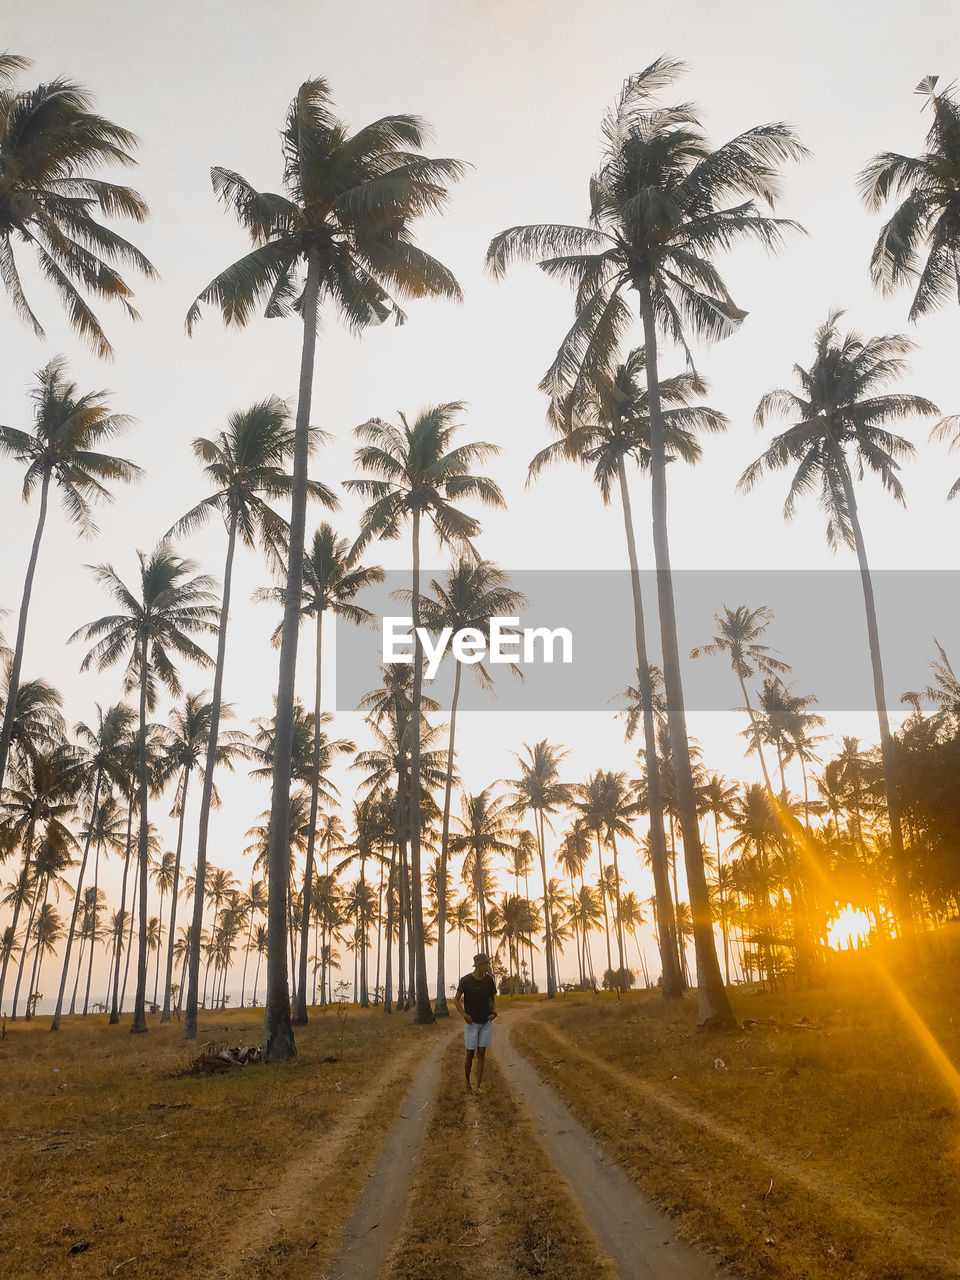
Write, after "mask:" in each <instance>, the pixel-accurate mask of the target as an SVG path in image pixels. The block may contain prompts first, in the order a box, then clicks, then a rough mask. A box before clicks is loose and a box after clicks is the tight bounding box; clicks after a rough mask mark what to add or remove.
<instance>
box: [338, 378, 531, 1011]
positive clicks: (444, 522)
mask: <svg viewBox="0 0 960 1280" xmlns="http://www.w3.org/2000/svg"><path fill="white" fill-rule="evenodd" d="M463 409H464V405H463V404H462V402H460V401H458V400H457V401H450V402H448V403H446V404H439V405H435V406H433V407H431V408H428V409H424V410H423V411H422V412H421V413H420V414H419V416H418V417H417V418H416V419H415V420H414V422H413V424H412V425H411V424H410V423H409V422H408V421H407V419H406V417H405V416H404V415H403V414H402V413H401V414H399V418H400V424H401V426H400V429H399V430H398V429H397V428H396V427H393V426H391V425H390V424H389V423H387V422H384V421H383V420H382V419H380V418H371V419H370V420H369V421H368V422H365V423H363V424H362V425H361V426H359V427H357V428H356V431H355V434H356V435H357V436H358V437H359V439H360V440H362V441H363V442H364V444H363V447H362V448H360V449H358V450H357V453H356V463H357V466H359V467H360V468H361V470H363V471H366V472H367V473H368V476H369V477H370V478H363V479H357V480H347V481H345V482H344V487H345V488H346V489H348V490H350V491H351V492H353V493H358V494H360V495H361V497H363V498H366V499H368V500H369V501H370V506H369V507H367V509H366V511H365V512H364V513H363V517H362V519H361V525H360V535H359V537H358V538H357V541H356V543H355V548H356V549H359V548H360V547H362V546H365V545H366V543H367V542H369V541H370V539H371V538H374V537H377V538H398V537H399V536H400V532H401V529H402V527H403V525H404V524H405V523H406V520H407V517H408V516H409V517H410V522H411V527H412V543H413V591H412V598H411V614H412V615H413V627H414V647H413V697H412V700H411V707H412V709H411V718H412V721H411V723H412V733H411V735H410V781H411V795H410V870H411V875H412V886H411V889H412V906H413V922H414V948H415V968H416V987H417V991H416V998H417V1015H416V1016H417V1021H418V1022H421V1023H423V1022H432V1021H433V1010H432V1009H431V1008H430V997H429V994H428V991H427V957H426V951H425V947H424V941H423V905H422V898H421V883H420V881H421V869H420V831H421V815H420V714H421V700H422V695H423V645H422V644H421V642H420V637H419V635H418V634H417V628H419V626H420V623H421V618H420V522H421V519H422V517H423V516H424V515H428V516H429V517H430V520H431V522H432V524H433V527H434V531H435V532H436V535H437V539H438V541H439V542H440V544H441V545H442V546H443V545H447V544H453V545H454V546H455V547H459V548H465V549H468V550H470V551H472V550H473V548H472V545H471V541H470V540H471V539H472V538H473V537H475V536H476V534H477V533H478V532H479V531H480V525H479V522H478V521H477V520H475V519H474V518H473V516H468V515H467V514H466V513H465V512H463V511H461V510H460V509H459V507H455V506H454V505H453V502H454V501H456V500H457V499H459V498H476V499H478V500H479V501H480V502H482V503H484V505H486V506H493V507H505V506H506V503H505V501H504V498H503V494H502V493H501V492H500V489H499V487H498V486H497V485H496V484H494V482H493V481H492V480H490V479H488V478H487V477H486V476H477V475H473V474H472V473H471V470H470V468H471V467H472V466H474V465H475V464H477V463H482V462H484V461H485V460H486V459H487V458H489V457H492V456H494V455H496V454H498V453H499V452H500V450H499V449H498V448H497V446H496V445H492V444H486V443H483V442H476V443H474V444H462V445H457V446H456V448H451V445H452V443H453V436H454V434H455V432H456V430H457V427H458V423H457V422H456V418H457V417H458V416H459V414H460V413H462V412H463Z"/></svg>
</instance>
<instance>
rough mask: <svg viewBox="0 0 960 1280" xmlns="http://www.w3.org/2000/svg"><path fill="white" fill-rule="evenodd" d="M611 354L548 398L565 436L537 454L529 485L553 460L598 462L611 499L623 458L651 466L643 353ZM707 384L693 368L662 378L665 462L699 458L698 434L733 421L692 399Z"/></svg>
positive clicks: (604, 493) (598, 475)
mask: <svg viewBox="0 0 960 1280" xmlns="http://www.w3.org/2000/svg"><path fill="white" fill-rule="evenodd" d="M610 355H611V363H610V366H608V367H605V368H601V369H597V370H596V371H594V373H593V374H592V375H591V376H590V377H589V378H588V377H583V378H578V379H577V380H576V383H575V386H574V387H573V388H572V389H571V390H569V391H567V392H565V393H564V394H563V395H561V396H560V398H559V399H554V400H552V401H551V404H550V408H549V410H548V413H547V420H548V422H549V424H550V426H551V427H552V428H553V429H554V431H556V432H557V433H558V435H559V437H560V438H559V439H558V440H555V441H554V442H553V444H550V445H548V446H547V447H546V448H545V449H541V450H540V452H539V453H538V454H537V455H536V456H535V457H534V459H533V461H532V462H531V463H530V467H529V471H528V475H527V483H528V484H529V482H530V480H532V479H534V477H536V476H538V475H539V474H540V472H541V471H542V470H543V469H544V468H545V467H546V466H548V465H549V464H550V463H553V462H558V461H560V460H563V459H569V460H573V461H577V462H580V463H582V464H583V465H584V466H589V465H592V466H593V479H594V482H595V483H596V485H597V487H598V488H599V490H600V494H601V497H602V498H603V501H604V503H605V504H606V503H609V502H610V501H611V500H612V498H613V494H614V491H615V485H616V481H617V476H618V469H619V463H620V459H621V458H627V457H631V458H633V459H635V461H636V462H637V463H639V465H640V467H641V468H643V469H644V470H648V469H649V467H650V415H649V408H648V401H649V397H648V392H647V385H646V378H645V370H646V353H645V351H644V348H643V347H638V348H636V349H634V350H633V351H631V352H630V353H629V354H628V356H627V358H626V360H624V361H623V362H621V363H616V364H614V363H613V356H614V353H610ZM706 389H707V388H706V384H705V383H703V382H701V381H700V380H699V379H698V378H697V376H696V375H695V374H694V373H690V372H687V373H682V374H678V375H677V376H676V377H673V378H664V379H663V380H662V381H661V382H660V402H661V405H662V406H663V412H662V417H663V423H664V444H665V448H666V450H667V460H668V461H673V460H674V459H675V458H680V459H681V460H682V461H684V462H687V463H696V462H699V460H700V458H701V455H702V452H703V450H702V448H701V445H700V441H699V440H698V439H697V435H698V434H699V433H702V432H704V431H709V432H712V433H718V432H721V431H726V429H727V427H728V426H729V420H728V419H727V417H726V416H725V415H724V414H722V413H720V411H719V410H717V409H711V408H709V407H708V406H707V405H698V404H694V403H693V401H694V398H695V397H696V396H697V395H699V394H701V393H703V392H705V391H706Z"/></svg>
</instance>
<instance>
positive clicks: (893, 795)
mask: <svg viewBox="0 0 960 1280" xmlns="http://www.w3.org/2000/svg"><path fill="white" fill-rule="evenodd" d="M837 453H838V454H839V455H840V457H839V458H838V468H837V469H838V472H839V474H840V479H841V482H842V484H843V493H844V497H845V499H846V503H847V512H848V514H849V518H850V528H851V529H852V531H853V539H854V543H855V544H856V550H857V562H858V564H859V566H860V582H861V584H862V586H863V606H864V610H865V612H866V615H867V641H868V643H869V646H870V667H871V670H872V673H873V694H874V698H875V700H876V704H877V720H878V722H879V725H880V758H881V762H882V765H883V783H884V789H885V791H886V796H887V813H888V816H889V819H890V844H891V847H892V851H893V865H894V867H895V868H896V878H897V905H898V909H899V915H900V927H901V930H903V931H904V932H907V933H909V932H910V931H912V928H913V912H912V908H911V904H910V882H909V875H908V871H907V861H906V855H905V853H904V848H903V827H902V822H901V808H900V793H899V789H898V785H897V765H896V757H895V754H894V746H893V735H892V734H891V732H890V721H889V718H888V716H887V697H886V692H885V690H884V683H883V663H882V661H881V657H880V632H879V629H878V627H877V606H876V601H875V599H874V594H873V579H872V577H871V575H870V565H869V563H868V561H867V548H866V544H865V543H864V541H863V531H862V529H861V528H860V517H859V515H858V512H857V495H856V492H855V491H854V488H853V481H852V480H851V478H850V471H849V469H848V467H847V462H846V458H845V457H843V455H842V451H841V450H840V449H837Z"/></svg>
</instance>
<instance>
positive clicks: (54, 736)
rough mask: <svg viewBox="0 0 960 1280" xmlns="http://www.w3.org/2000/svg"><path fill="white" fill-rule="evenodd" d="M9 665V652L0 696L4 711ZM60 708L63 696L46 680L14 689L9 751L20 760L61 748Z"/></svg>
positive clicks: (9, 672) (62, 729)
mask: <svg viewBox="0 0 960 1280" xmlns="http://www.w3.org/2000/svg"><path fill="white" fill-rule="evenodd" d="M11 665H12V655H11V654H9V652H8V657H7V661H6V663H5V666H6V670H5V672H4V677H5V687H4V693H3V695H2V696H0V707H2V708H3V709H4V710H6V702H7V699H6V692H7V690H8V689H9V687H10V674H11ZM62 707H63V696H62V694H61V693H60V691H59V690H58V689H54V687H53V685H50V684H47V682H46V680H21V681H20V683H19V684H18V686H17V692H16V697H15V704H14V709H13V722H12V724H11V728H10V750H11V751H12V752H13V753H15V754H18V755H19V756H20V757H21V758H22V757H24V756H30V755H36V753H37V752H39V751H49V750H50V749H51V748H52V747H55V746H59V745H61V744H62V743H63V741H64V738H65V734H66V725H65V724H64V719H63V714H62V710H61V708H62Z"/></svg>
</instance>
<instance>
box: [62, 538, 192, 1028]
mask: <svg viewBox="0 0 960 1280" xmlns="http://www.w3.org/2000/svg"><path fill="white" fill-rule="evenodd" d="M137 559H138V560H139V562H140V583H139V586H140V591H139V594H135V593H134V592H133V591H131V590H130V588H129V587H127V586H125V584H124V583H123V582H122V581H121V579H120V578H119V577H118V576H117V574H116V572H115V570H114V569H113V568H112V567H111V566H110V565H108V564H102V565H97V566H93V567H92V570H93V576H94V578H95V579H96V580H97V582H98V583H100V585H101V586H102V587H104V588H105V589H106V590H107V591H108V592H109V593H110V595H111V596H112V597H113V599H114V601H115V602H116V603H117V605H118V606H119V607H120V610H121V612H120V613H116V614H108V615H106V616H105V617H103V618H99V619H97V621H96V622H90V623H87V625H86V626H83V627H80V629H79V630H77V631H75V632H74V634H73V635H72V636H71V637H70V639H71V640H84V641H86V642H88V643H89V642H90V641H93V646H92V648H91V649H90V650H89V651H88V653H87V655H86V657H85V658H84V659H83V662H82V664H81V670H86V669H87V668H88V667H90V666H91V665H93V666H96V668H97V670H98V671H102V670H104V668H106V667H109V666H112V665H113V664H114V663H115V662H117V661H118V660H119V659H121V658H122V657H124V656H125V655H128V656H127V668H126V671H125V672H124V681H123V683H124V690H125V692H127V693H130V692H132V691H133V690H134V689H136V688H137V687H138V686H139V724H140V729H139V740H138V751H137V755H138V761H137V773H138V791H139V820H140V826H139V836H138V843H137V852H138V861H139V867H140V872H139V874H140V902H139V907H140V950H139V958H138V963H137V995H136V1001H135V1005H134V1013H133V1025H132V1026H131V1028H130V1030H131V1031H133V1032H140V1031H146V1029H147V1022H146V993H147V852H148V840H149V820H148V813H147V806H148V794H149V786H150V777H149V773H148V769H147V712H148V711H152V710H153V709H154V708H155V706H156V703H157V684H158V681H159V683H161V684H163V685H164V686H165V687H166V688H167V689H169V691H170V692H171V693H172V694H173V695H174V696H175V697H179V695H180V694H181V693H182V689H181V685H180V679H179V677H178V675H177V671H176V667H175V666H174V665H173V658H174V657H181V658H187V659H189V660H190V661H191V662H194V663H196V664H197V665H198V666H201V667H208V666H210V665H212V664H211V659H210V657H209V655H208V654H207V653H205V652H204V650H203V649H201V648H200V647H199V646H198V645H197V644H195V643H194V641H193V640H192V639H191V636H192V635H196V634H198V633H201V634H202V633H207V634H209V633H211V632H213V631H215V630H216V618H217V610H216V608H215V607H214V605H213V604H212V603H211V602H212V601H213V600H214V599H215V596H214V594H213V592H212V590H211V588H212V587H213V586H214V582H213V579H212V578H209V577H207V576H206V575H196V576H195V577H192V578H190V577H188V575H189V574H191V573H193V572H194V570H195V568H196V565H195V564H194V563H193V561H192V560H184V559H182V558H181V557H180V556H178V555H176V554H175V553H174V552H173V551H172V550H171V549H170V547H169V546H168V545H167V544H166V543H165V542H161V543H160V544H159V546H158V547H157V548H156V549H155V550H154V551H152V552H151V553H150V554H149V555H145V554H144V553H143V552H142V551H138V552H137Z"/></svg>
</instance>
